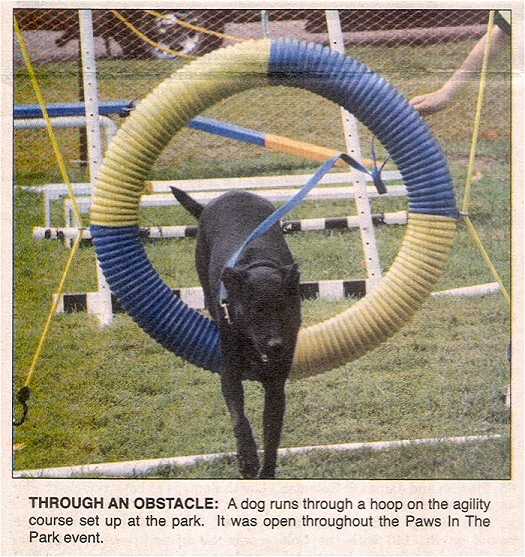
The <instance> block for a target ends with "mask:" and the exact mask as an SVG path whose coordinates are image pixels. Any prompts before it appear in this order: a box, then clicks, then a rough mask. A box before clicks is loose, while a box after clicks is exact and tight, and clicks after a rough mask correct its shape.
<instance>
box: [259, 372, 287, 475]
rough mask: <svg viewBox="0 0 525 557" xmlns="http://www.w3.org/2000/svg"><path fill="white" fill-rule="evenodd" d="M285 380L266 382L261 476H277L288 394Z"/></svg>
mask: <svg viewBox="0 0 525 557" xmlns="http://www.w3.org/2000/svg"><path fill="white" fill-rule="evenodd" d="M284 385H285V381H269V382H265V383H264V415H263V425H264V460H263V466H262V468H261V472H260V474H259V478H261V479H272V478H275V466H276V463H277V449H278V448H279V443H280V441H281V431H282V428H283V419H284V409H285V402H286V395H285V392H284Z"/></svg>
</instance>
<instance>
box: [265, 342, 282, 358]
mask: <svg viewBox="0 0 525 557" xmlns="http://www.w3.org/2000/svg"><path fill="white" fill-rule="evenodd" d="M282 350H283V339H282V338H271V339H270V340H269V341H268V352H269V353H270V354H271V355H273V356H276V355H278V354H280V353H281V352H282Z"/></svg>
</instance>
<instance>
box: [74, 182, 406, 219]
mask: <svg viewBox="0 0 525 557" xmlns="http://www.w3.org/2000/svg"><path fill="white" fill-rule="evenodd" d="M298 191H299V190H298V189H291V188H290V189H281V190H277V189H275V190H260V191H258V192H257V193H258V194H259V195H260V196H261V197H264V198H265V199H268V200H269V201H271V202H273V203H278V202H283V201H288V199H290V197H292V195H294V194H295V193H297V192H298ZM406 193H407V190H406V188H405V186H390V187H389V188H388V192H387V193H385V194H382V195H381V196H380V194H379V193H377V190H376V189H375V188H374V187H370V186H369V187H368V197H369V198H377V197H382V198H385V197H402V196H405V195H406ZM220 195H221V192H209V191H204V192H198V193H196V195H195V196H194V199H195V200H196V201H197V202H199V203H202V204H203V205H206V204H208V203H209V202H210V201H213V200H214V199H217V197H219V196H220ZM353 197H354V192H353V190H352V188H350V187H326V188H317V189H316V190H315V191H313V192H311V193H310V194H309V195H308V197H307V198H306V200H305V201H320V200H324V201H341V200H348V199H353ZM91 201H92V199H91V197H77V204H78V206H79V208H80V211H81V212H83V213H86V212H87V211H89V208H90V207H91ZM64 204H65V206H66V208H70V207H71V200H70V199H66V200H64ZM172 205H179V202H178V201H177V200H176V199H175V198H174V197H173V195H171V194H160V193H159V194H151V195H143V196H142V197H141V198H140V206H141V207H143V208H147V207H168V206H172Z"/></svg>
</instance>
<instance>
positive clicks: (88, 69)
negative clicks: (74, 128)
mask: <svg viewBox="0 0 525 557" xmlns="http://www.w3.org/2000/svg"><path fill="white" fill-rule="evenodd" d="M78 21H79V27H80V52H81V55H82V79H83V82H84V104H85V109H86V131H87V140H88V161H89V179H90V182H91V184H92V187H93V189H94V186H95V180H96V178H97V174H98V171H99V169H100V166H101V165H102V161H103V151H102V141H101V139H100V118H99V115H100V110H99V102H98V83H97V65H96V59H95V34H94V32H93V14H92V11H91V10H79V11H78ZM76 224H77V225H78V226H81V224H82V223H80V222H79V223H76ZM96 273H97V283H98V292H99V299H100V304H99V305H98V306H97V307H98V309H99V311H98V313H97V317H98V319H99V321H100V323H101V325H109V324H110V323H111V321H112V320H113V314H112V312H111V290H110V288H109V285H108V283H107V281H106V277H105V276H104V273H103V272H102V269H101V268H100V264H99V261H98V259H97V261H96Z"/></svg>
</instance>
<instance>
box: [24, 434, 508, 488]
mask: <svg viewBox="0 0 525 557" xmlns="http://www.w3.org/2000/svg"><path fill="white" fill-rule="evenodd" d="M502 438H503V435H500V434H497V433H496V434H493V435H467V436H460V437H437V438H429V439H402V440H399V441H373V442H370V443H342V444H339V445H315V446H311V447H289V448H282V449H279V450H278V455H279V458H283V457H289V456H294V455H303V454H309V453H313V452H319V451H326V452H330V453H355V452H358V451H370V452H377V451H388V450H394V449H399V448H403V447H418V446H426V447H432V446H436V445H467V444H472V443H483V442H486V441H492V440H498V439H502ZM234 457H235V453H211V454H210V453H208V454H201V455H190V456H175V457H171V458H151V459H145V460H132V461H128V462H103V463H100V464H85V465H80V466H59V467H57V468H42V469H39V470H18V471H15V472H14V476H15V478H138V477H147V476H153V475H155V474H159V473H163V474H166V472H169V471H170V470H173V469H177V468H181V467H189V466H196V465H198V464H202V463H206V462H208V463H209V462H216V461H219V460H225V459H228V458H234Z"/></svg>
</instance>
